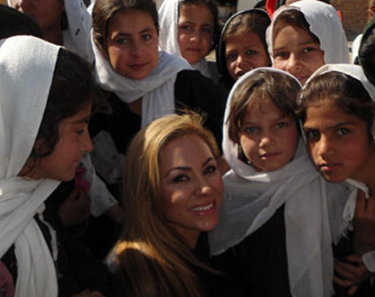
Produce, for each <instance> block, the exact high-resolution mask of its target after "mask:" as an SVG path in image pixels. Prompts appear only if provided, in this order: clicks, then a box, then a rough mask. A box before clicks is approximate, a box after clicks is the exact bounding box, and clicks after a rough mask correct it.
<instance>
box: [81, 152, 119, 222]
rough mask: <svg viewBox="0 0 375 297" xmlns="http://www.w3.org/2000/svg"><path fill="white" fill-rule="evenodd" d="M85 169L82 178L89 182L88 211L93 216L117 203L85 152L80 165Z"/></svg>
mask: <svg viewBox="0 0 375 297" xmlns="http://www.w3.org/2000/svg"><path fill="white" fill-rule="evenodd" d="M79 166H81V167H84V168H85V169H86V172H85V174H84V175H83V178H84V180H86V181H87V182H88V183H89V184H90V190H89V192H88V195H89V197H90V212H91V214H92V215H93V216H94V217H98V216H100V215H102V214H104V213H105V212H106V211H107V210H108V209H110V208H111V207H112V206H115V205H117V204H118V201H117V200H116V198H115V197H113V195H112V194H111V193H110V192H109V190H108V189H107V187H106V185H105V183H104V182H103V181H102V180H101V179H100V177H99V176H98V175H97V174H96V171H95V168H94V166H93V165H92V162H91V158H90V154H85V155H84V156H83V157H82V159H81V161H80V165H79Z"/></svg>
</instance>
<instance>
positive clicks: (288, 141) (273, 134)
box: [240, 99, 299, 172]
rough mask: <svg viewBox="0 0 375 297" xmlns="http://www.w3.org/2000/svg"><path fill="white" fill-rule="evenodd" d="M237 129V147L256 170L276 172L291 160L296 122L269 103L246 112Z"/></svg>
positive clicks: (296, 142) (294, 150)
mask: <svg viewBox="0 0 375 297" xmlns="http://www.w3.org/2000/svg"><path fill="white" fill-rule="evenodd" d="M241 126H242V127H241V131H240V145H241V148H242V151H243V153H244V155H245V157H246V158H247V160H249V161H250V162H251V164H252V166H253V167H254V168H255V170H256V171H259V172H260V171H274V170H277V169H279V168H281V167H283V166H284V165H286V164H287V163H288V162H289V161H290V160H291V159H292V158H293V157H294V155H295V152H296V149H297V145H298V138H299V135H298V128H297V124H296V121H295V120H294V118H293V117H291V116H285V115H283V114H282V113H281V112H280V110H279V109H278V108H277V107H276V106H275V105H274V104H273V103H272V101H271V100H269V99H266V100H263V101H262V102H261V103H260V104H259V106H255V107H253V108H251V109H248V110H247V113H246V115H245V117H244V118H243V120H242V123H241Z"/></svg>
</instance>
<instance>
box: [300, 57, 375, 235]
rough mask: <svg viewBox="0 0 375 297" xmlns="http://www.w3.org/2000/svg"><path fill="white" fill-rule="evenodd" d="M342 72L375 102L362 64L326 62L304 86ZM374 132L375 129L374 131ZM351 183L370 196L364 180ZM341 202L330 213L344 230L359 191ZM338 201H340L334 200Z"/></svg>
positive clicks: (333, 206)
mask: <svg viewBox="0 0 375 297" xmlns="http://www.w3.org/2000/svg"><path fill="white" fill-rule="evenodd" d="M332 71H335V72H341V73H344V74H346V75H348V76H350V77H352V78H354V79H356V80H358V81H359V82H361V83H362V85H363V87H364V88H365V90H366V91H367V93H368V94H369V95H370V97H371V99H372V100H373V101H374V102H375V86H374V85H373V84H372V83H370V82H369V81H368V79H367V78H366V76H365V74H364V72H363V69H362V67H361V66H358V65H352V64H326V65H323V66H322V67H320V68H319V69H318V70H316V71H315V72H314V73H313V74H312V75H311V77H309V79H308V80H307V81H306V84H305V86H304V88H307V87H308V84H309V83H310V81H311V80H312V79H313V78H315V77H317V76H319V75H322V74H323V73H327V72H332ZM343 95H344V94H343ZM300 100H303V97H301V98H300ZM373 134H374V131H373ZM373 136H374V137H375V135H373ZM346 181H347V182H348V183H349V184H350V185H352V186H353V187H355V188H356V189H359V190H362V191H363V192H365V194H366V196H368V188H367V186H366V185H365V184H363V183H362V182H359V181H356V180H354V179H352V178H348V179H347V180H346ZM340 201H341V203H330V214H331V216H334V217H335V218H334V219H332V221H333V228H335V229H337V230H341V231H343V229H345V228H346V227H347V226H348V224H349V223H350V222H351V221H352V220H353V218H354V213H355V207H356V201H357V192H356V191H355V192H353V193H352V195H350V197H349V198H348V199H344V200H340ZM333 202H338V201H333ZM335 233H336V236H335V237H334V238H333V240H334V242H337V241H338V240H339V237H340V236H341V233H340V232H335Z"/></svg>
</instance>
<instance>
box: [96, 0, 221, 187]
mask: <svg viewBox="0 0 375 297" xmlns="http://www.w3.org/2000/svg"><path fill="white" fill-rule="evenodd" d="M140 19H142V21H138V20H140ZM134 23H136V24H134ZM135 28H137V29H135ZM158 28H159V23H158V14H157V10H156V6H155V3H154V2H153V1H152V0H136V1H129V0H122V1H114V0H98V1H96V3H95V6H94V9H93V34H92V42H93V47H94V53H95V70H96V75H97V79H98V81H99V83H100V85H101V87H102V88H103V89H104V90H106V91H108V103H109V106H110V110H109V111H108V113H107V114H104V113H103V114H101V115H99V114H98V115H97V116H96V117H95V118H94V119H93V123H92V125H91V127H92V135H93V136H94V140H93V141H94V152H93V163H94V165H95V167H96V168H97V171H98V172H99V174H100V175H101V176H104V177H107V179H106V181H107V183H109V184H110V183H117V182H118V181H119V179H120V174H121V169H119V168H121V160H122V158H123V154H124V153H125V151H126V148H127V146H128V144H129V142H130V140H131V139H132V137H133V136H134V135H135V134H136V133H137V132H138V131H139V130H140V128H141V127H143V126H145V125H147V124H149V123H150V122H152V121H153V120H155V119H158V118H160V117H162V116H164V115H168V114H173V113H175V112H176V109H177V110H178V109H181V108H188V109H194V110H196V111H201V112H203V113H205V114H206V115H207V126H208V127H209V129H210V130H212V131H213V132H214V134H215V137H216V138H217V139H218V143H220V142H221V141H220V138H221V122H222V117H223V114H224V105H225V103H224V102H225V96H226V93H225V91H224V90H222V89H221V88H219V87H217V86H216V85H215V84H214V83H213V82H212V81H211V80H210V79H208V78H206V77H204V76H202V75H201V74H200V73H199V72H198V71H194V70H192V69H191V67H190V65H189V64H188V63H187V62H186V61H185V60H183V59H181V58H178V57H175V56H173V55H170V54H168V53H166V52H164V51H159V50H158ZM134 30H137V32H135V33H134ZM118 32H121V34H122V35H121V34H119V33H118ZM143 32H146V33H143ZM125 33H126V34H125ZM122 36H124V37H123V38H122ZM146 40H147V41H146ZM109 44H111V47H110V46H109ZM119 61H121V62H119ZM133 64H134V65H141V66H138V67H133V66H132V65H133ZM109 92H110V93H109Z"/></svg>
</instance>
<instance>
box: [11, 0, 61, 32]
mask: <svg viewBox="0 0 375 297" xmlns="http://www.w3.org/2000/svg"><path fill="white" fill-rule="evenodd" d="M12 7H14V8H15V9H17V10H18V11H21V12H23V13H25V14H27V15H29V16H31V17H32V18H34V19H35V20H36V21H37V23H38V24H39V26H40V27H41V28H42V30H50V29H52V28H56V27H57V28H60V25H61V17H62V13H63V12H64V11H65V8H64V2H63V1H61V0H12Z"/></svg>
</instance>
